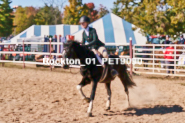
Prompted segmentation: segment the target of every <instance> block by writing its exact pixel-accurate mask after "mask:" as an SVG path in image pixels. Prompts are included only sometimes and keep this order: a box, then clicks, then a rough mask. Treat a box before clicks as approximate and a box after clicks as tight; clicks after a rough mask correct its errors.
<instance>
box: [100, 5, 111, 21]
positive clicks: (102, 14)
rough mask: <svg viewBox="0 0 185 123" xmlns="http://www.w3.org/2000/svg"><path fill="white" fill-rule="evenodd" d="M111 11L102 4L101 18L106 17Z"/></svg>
mask: <svg viewBox="0 0 185 123" xmlns="http://www.w3.org/2000/svg"><path fill="white" fill-rule="evenodd" d="M108 13H109V10H108V9H107V7H105V6H103V5H102V4H100V7H99V17H100V18H101V17H103V16H104V15H106V14H108Z"/></svg>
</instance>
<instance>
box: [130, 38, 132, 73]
mask: <svg viewBox="0 0 185 123" xmlns="http://www.w3.org/2000/svg"><path fill="white" fill-rule="evenodd" d="M130 60H131V62H130V75H131V76H132V38H131V37H130Z"/></svg>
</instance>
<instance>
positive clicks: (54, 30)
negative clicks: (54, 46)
mask: <svg viewBox="0 0 185 123" xmlns="http://www.w3.org/2000/svg"><path fill="white" fill-rule="evenodd" d="M80 29H81V27H80V26H79V25H64V24H60V25H32V26H31V27H29V28H28V29H26V30H24V31H23V32H21V33H20V34H18V35H17V36H15V37H14V38H12V39H11V42H12V43H16V42H17V40H18V39H21V38H32V37H44V36H45V35H52V36H54V35H61V36H62V37H63V36H66V35H70V34H72V33H75V32H77V31H79V30H80Z"/></svg>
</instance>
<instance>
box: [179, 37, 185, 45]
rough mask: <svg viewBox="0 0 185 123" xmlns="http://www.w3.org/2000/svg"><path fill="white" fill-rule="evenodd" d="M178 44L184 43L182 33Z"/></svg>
mask: <svg viewBox="0 0 185 123" xmlns="http://www.w3.org/2000/svg"><path fill="white" fill-rule="evenodd" d="M179 44H185V39H184V36H183V35H180V40H179Z"/></svg>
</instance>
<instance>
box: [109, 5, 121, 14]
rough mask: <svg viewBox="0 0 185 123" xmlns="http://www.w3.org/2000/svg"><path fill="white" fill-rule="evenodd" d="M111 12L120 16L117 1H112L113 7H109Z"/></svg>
mask: <svg viewBox="0 0 185 123" xmlns="http://www.w3.org/2000/svg"><path fill="white" fill-rule="evenodd" d="M111 11H112V13H113V14H115V15H117V16H120V7H119V3H117V2H114V7H113V8H112V9H111Z"/></svg>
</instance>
